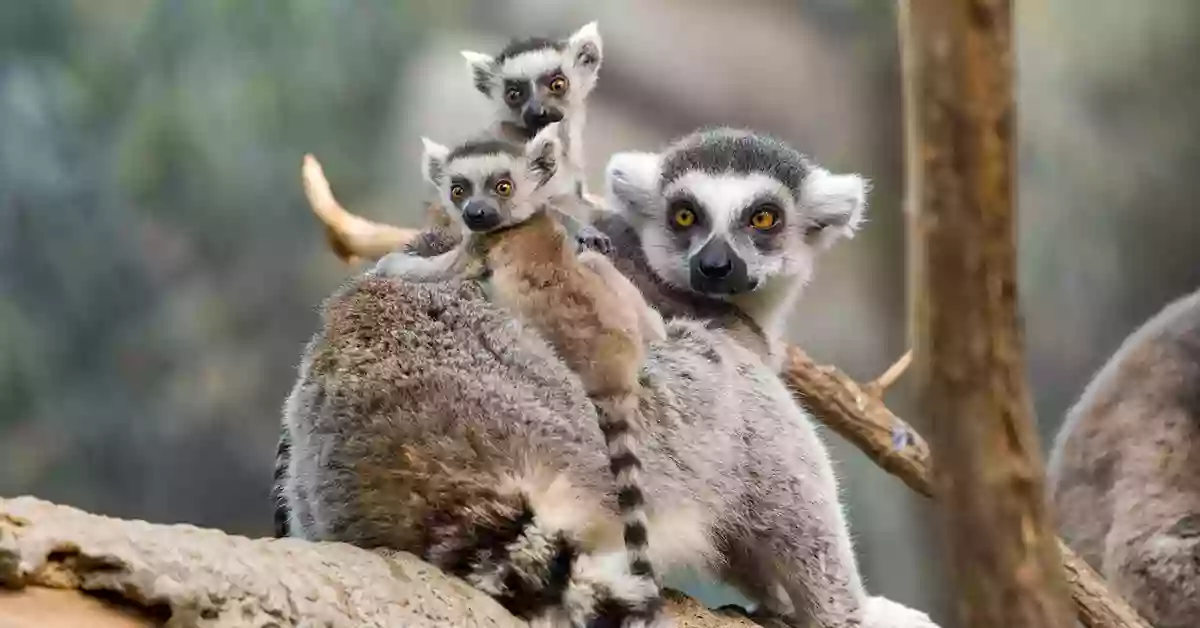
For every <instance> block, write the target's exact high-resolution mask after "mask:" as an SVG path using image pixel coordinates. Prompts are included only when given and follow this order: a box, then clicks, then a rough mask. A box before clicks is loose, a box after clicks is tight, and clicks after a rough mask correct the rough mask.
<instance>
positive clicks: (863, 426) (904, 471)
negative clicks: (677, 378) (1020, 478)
mask: <svg viewBox="0 0 1200 628" xmlns="http://www.w3.org/2000/svg"><path fill="white" fill-rule="evenodd" d="M783 378H784V380H785V381H786V382H787V384H788V386H789V387H790V388H791V389H792V392H793V393H794V394H795V395H796V398H797V399H798V400H799V401H800V402H801V403H803V404H804V405H805V406H806V407H807V408H808V409H809V411H811V412H812V413H813V415H814V416H815V417H816V418H818V419H819V420H820V421H821V422H822V423H824V424H825V425H826V426H827V427H829V429H831V430H833V431H834V432H837V433H838V434H839V435H841V436H842V437H843V438H845V439H846V440H848V441H849V442H850V443H851V444H853V445H854V446H856V447H858V448H859V449H861V450H862V451H863V453H865V454H866V455H867V456H868V457H870V458H871V459H872V460H874V461H875V462H876V463H877V464H878V465H879V466H881V467H883V468H884V469H885V470H886V471H888V472H889V473H891V474H893V475H895V476H896V477H898V478H900V480H902V481H903V482H904V483H905V484H907V485H908V486H909V488H911V489H913V490H914V491H916V492H918V493H920V494H921V495H925V496H926V497H933V495H934V491H933V473H932V470H931V466H930V459H929V446H928V445H927V444H926V443H925V439H924V438H922V437H921V435H920V434H918V433H917V432H916V431H915V430H913V428H912V427H911V426H909V424H908V423H906V422H905V421H904V420H902V419H900V418H899V417H897V416H896V415H895V414H892V412H891V410H889V409H888V408H887V406H886V405H884V403H883V401H882V399H881V398H880V395H881V394H882V392H883V390H882V389H881V388H880V389H876V390H868V389H867V388H866V387H863V386H860V385H859V384H858V383H857V382H855V381H854V380H853V379H852V378H851V377H850V376H849V375H846V374H845V373H843V372H842V371H841V370H839V369H838V368H837V367H833V366H825V365H820V364H817V363H816V362H813V361H812V359H811V358H809V357H808V355H806V354H805V353H804V352H803V351H802V350H800V349H799V348H797V347H789V348H788V358H787V363H786V365H785V367H784V371H783ZM1059 547H1060V549H1061V551H1062V559H1063V568H1064V569H1065V571H1066V579H1067V587H1068V589H1069V590H1070V592H1071V597H1072V598H1073V599H1074V601H1075V606H1076V609H1077V615H1078V618H1079V621H1080V622H1082V623H1083V625H1084V626H1086V627H1087V628H1151V627H1150V624H1149V623H1148V622H1146V620H1144V619H1142V618H1141V617H1140V616H1139V615H1138V614H1137V612H1136V611H1134V610H1133V608H1132V607H1131V606H1129V604H1128V603H1126V602H1125V600H1123V599H1121V598H1120V597H1119V596H1117V595H1115V594H1113V593H1112V592H1111V591H1110V590H1109V588H1108V585H1107V583H1105V581H1104V579H1103V578H1101V577H1100V575H1099V574H1098V573H1096V571H1095V570H1093V569H1092V568H1091V567H1089V566H1088V564H1087V563H1086V562H1085V561H1084V560H1083V559H1082V558H1080V557H1078V556H1077V555H1075V553H1074V552H1072V551H1071V550H1070V549H1069V548H1068V547H1066V546H1065V545H1062V544H1061V542H1060V543H1059Z"/></svg>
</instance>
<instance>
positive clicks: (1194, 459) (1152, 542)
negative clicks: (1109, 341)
mask: <svg viewBox="0 0 1200 628" xmlns="http://www.w3.org/2000/svg"><path fill="white" fill-rule="evenodd" d="M1048 471H1049V486H1050V492H1051V497H1052V499H1053V503H1054V508H1055V510H1056V515H1057V519H1058V525H1059V529H1060V530H1061V532H1062V534H1063V536H1065V537H1066V538H1067V541H1068V543H1069V544H1070V545H1071V547H1072V548H1073V549H1075V550H1076V551H1078V552H1079V553H1080V554H1081V555H1082V556H1083V557H1084V558H1085V559H1086V560H1087V561H1088V562H1089V563H1091V564H1092V566H1093V567H1095V568H1096V569H1097V570H1098V571H1100V572H1101V573H1102V574H1103V575H1104V576H1105V578H1107V579H1108V580H1109V582H1111V583H1112V584H1113V586H1114V587H1115V588H1116V590H1117V591H1118V592H1119V593H1120V594H1121V595H1122V596H1123V597H1125V598H1126V599H1128V600H1129V601H1130V602H1131V603H1132V604H1133V606H1134V607H1135V608H1136V609H1137V610H1138V612H1140V613H1141V614H1142V615H1143V616H1144V617H1145V618H1146V619H1147V620H1149V621H1150V623H1152V624H1154V626H1155V627H1156V628H1194V627H1195V626H1200V291H1198V292H1195V293H1193V294H1191V295H1189V296H1187V297H1184V298H1181V299H1179V300H1177V301H1175V302H1174V303H1171V304H1170V305H1168V306H1167V307H1166V308H1165V309H1163V310H1162V311H1161V312H1160V313H1159V314H1157V315H1156V316H1154V317H1153V318H1151V319H1150V320H1149V321H1147V322H1146V323H1145V324H1144V325H1142V327H1141V328H1140V329H1138V330H1137V331H1135V332H1134V333H1133V334H1131V335H1130V336H1129V337H1128V338H1127V339H1126V340H1125V341H1124V343H1122V345H1121V347H1120V348H1119V349H1118V350H1117V351H1116V353H1115V354H1114V355H1113V356H1112V358H1110V359H1109V361H1108V363H1107V364H1105V366H1104V368H1103V369H1101V370H1100V372H1099V373H1098V374H1097V375H1096V376H1095V378H1094V379H1093V380H1092V381H1091V382H1090V383H1089V384H1088V385H1087V387H1086V388H1085V389H1084V392H1083V395H1082V397H1081V398H1080V400H1079V402H1078V403H1076V404H1075V406H1074V407H1073V408H1071V410H1070V411H1069V413H1068V414H1067V418H1066V421H1065V422H1064V423H1063V426H1062V429H1061V430H1060V432H1059V434H1058V437H1057V438H1056V439H1055V442H1054V446H1053V448H1052V450H1051V453H1050V463H1049V465H1048Z"/></svg>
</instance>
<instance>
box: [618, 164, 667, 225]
mask: <svg viewBox="0 0 1200 628" xmlns="http://www.w3.org/2000/svg"><path fill="white" fill-rule="evenodd" d="M661 161H662V157H661V156H660V155H658V154H657V153H646V152H640V151H627V152H623V153H616V154H615V155H613V156H612V157H610V158H609V160H608V165H607V166H605V168H604V188H605V189H604V196H605V201H606V204H607V205H608V206H609V207H612V208H614V209H616V210H617V211H619V212H620V213H622V214H624V215H625V216H626V217H629V218H635V219H636V218H650V217H651V213H652V212H653V210H654V207H655V204H654V196H655V193H656V192H657V190H658V178H659V174H660V168H661V165H660V164H661Z"/></svg>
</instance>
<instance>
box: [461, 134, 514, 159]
mask: <svg viewBox="0 0 1200 628" xmlns="http://www.w3.org/2000/svg"><path fill="white" fill-rule="evenodd" d="M521 154H522V151H521V147H519V146H517V145H515V144H513V143H511V142H506V141H504V140H498V139H495V138H489V137H484V138H478V139H471V140H467V141H465V142H463V143H461V144H459V145H458V146H455V147H454V148H452V149H451V150H450V152H449V153H448V154H447V155H446V161H447V162H451V161H456V160H459V159H462V158H464V157H472V156H477V155H509V156H512V157H517V156H520V155H521Z"/></svg>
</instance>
